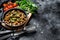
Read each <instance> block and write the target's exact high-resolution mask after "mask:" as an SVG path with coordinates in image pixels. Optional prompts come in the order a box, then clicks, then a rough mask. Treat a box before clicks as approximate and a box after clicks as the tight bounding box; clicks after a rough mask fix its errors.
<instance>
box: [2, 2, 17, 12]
mask: <svg viewBox="0 0 60 40" xmlns="http://www.w3.org/2000/svg"><path fill="white" fill-rule="evenodd" d="M16 6H17V4H16V3H12V2H8V3H4V4H3V7H4V11H7V10H8V9H11V8H14V7H16Z"/></svg>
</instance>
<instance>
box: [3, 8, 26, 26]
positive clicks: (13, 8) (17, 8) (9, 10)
mask: <svg viewBox="0 0 60 40" xmlns="http://www.w3.org/2000/svg"><path fill="white" fill-rule="evenodd" d="M12 10H19V11H21V12H23V13H24V14H25V15H26V17H27V14H26V13H25V11H23V10H21V9H18V8H12V9H9V10H7V11H6V12H4V16H3V22H4V17H5V15H6V14H7V13H8V12H9V11H12ZM4 23H5V22H4ZM5 24H6V23H5ZM24 24H25V23H23V24H22V25H16V26H10V25H8V24H6V25H7V26H8V27H19V26H23V25H24Z"/></svg>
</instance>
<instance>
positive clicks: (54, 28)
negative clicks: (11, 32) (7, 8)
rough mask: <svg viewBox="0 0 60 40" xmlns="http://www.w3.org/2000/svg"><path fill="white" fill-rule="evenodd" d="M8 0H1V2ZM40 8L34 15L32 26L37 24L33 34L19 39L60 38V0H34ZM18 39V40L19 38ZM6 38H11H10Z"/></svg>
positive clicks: (41, 39)
mask: <svg viewBox="0 0 60 40" xmlns="http://www.w3.org/2000/svg"><path fill="white" fill-rule="evenodd" d="M3 1H6V0H0V4H1V2H3ZM32 1H33V2H35V3H36V4H37V5H38V6H39V8H38V10H37V12H38V13H36V14H34V15H33V16H32V19H31V21H30V23H29V24H30V25H28V26H30V27H33V26H35V27H36V30H37V32H36V33H35V34H34V35H33V34H32V35H28V36H22V37H20V36H19V38H18V39H19V40H60V0H32ZM18 39H16V40H18ZM6 40H10V39H9V38H8V39H6Z"/></svg>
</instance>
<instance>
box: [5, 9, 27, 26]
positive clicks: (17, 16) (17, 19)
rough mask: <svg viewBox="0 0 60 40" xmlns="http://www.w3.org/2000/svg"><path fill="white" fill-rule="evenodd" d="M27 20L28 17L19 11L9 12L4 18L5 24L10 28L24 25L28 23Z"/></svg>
mask: <svg viewBox="0 0 60 40" xmlns="http://www.w3.org/2000/svg"><path fill="white" fill-rule="evenodd" d="M26 20H27V17H26V15H25V14H24V13H23V12H21V11H19V10H12V11H9V12H8V13H7V14H6V15H5V17H4V21H5V23H6V24H7V25H9V26H18V25H22V24H24V23H25V22H26Z"/></svg>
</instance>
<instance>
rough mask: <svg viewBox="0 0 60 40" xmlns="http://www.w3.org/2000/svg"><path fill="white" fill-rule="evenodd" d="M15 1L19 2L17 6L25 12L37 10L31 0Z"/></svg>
mask: <svg viewBox="0 0 60 40" xmlns="http://www.w3.org/2000/svg"><path fill="white" fill-rule="evenodd" d="M16 3H17V4H19V6H18V7H17V8H20V9H23V10H25V11H26V12H31V13H34V12H35V11H36V10H37V5H36V4H34V3H33V2H32V1H31V0H20V1H19V0H17V1H16Z"/></svg>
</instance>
